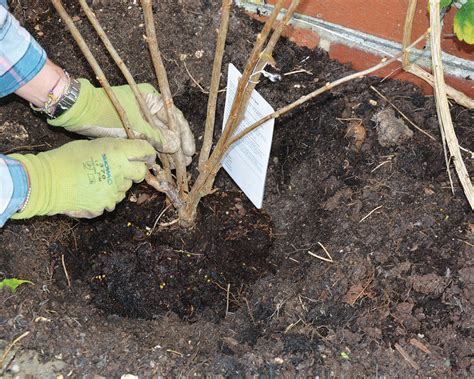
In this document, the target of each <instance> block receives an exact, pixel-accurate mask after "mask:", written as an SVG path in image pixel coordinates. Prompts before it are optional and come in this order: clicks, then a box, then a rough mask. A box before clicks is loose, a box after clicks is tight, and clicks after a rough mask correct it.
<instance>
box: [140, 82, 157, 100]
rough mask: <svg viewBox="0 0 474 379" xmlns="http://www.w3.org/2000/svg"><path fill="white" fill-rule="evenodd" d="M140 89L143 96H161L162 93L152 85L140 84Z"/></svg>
mask: <svg viewBox="0 0 474 379" xmlns="http://www.w3.org/2000/svg"><path fill="white" fill-rule="evenodd" d="M138 89H139V90H140V92H141V93H142V95H143V96H145V97H146V96H147V95H148V94H152V95H154V96H158V97H161V96H160V93H159V92H158V91H157V90H156V89H155V87H153V86H152V85H151V84H150V83H140V84H139V85H138Z"/></svg>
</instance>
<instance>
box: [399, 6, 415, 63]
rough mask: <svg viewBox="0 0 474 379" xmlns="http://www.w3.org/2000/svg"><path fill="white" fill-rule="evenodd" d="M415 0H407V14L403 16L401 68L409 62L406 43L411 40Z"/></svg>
mask: <svg viewBox="0 0 474 379" xmlns="http://www.w3.org/2000/svg"><path fill="white" fill-rule="evenodd" d="M416 3H417V0H408V7H407V14H406V17H405V26H404V28H403V59H402V64H403V68H406V67H407V66H408V65H409V64H410V50H409V49H408V45H410V41H411V31H412V29H413V19H414V17H415V10H416Z"/></svg>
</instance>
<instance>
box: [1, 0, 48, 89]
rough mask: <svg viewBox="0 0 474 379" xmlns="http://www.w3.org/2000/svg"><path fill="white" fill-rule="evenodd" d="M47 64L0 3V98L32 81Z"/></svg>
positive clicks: (40, 49) (42, 54)
mask: <svg viewBox="0 0 474 379" xmlns="http://www.w3.org/2000/svg"><path fill="white" fill-rule="evenodd" d="M45 63H46V53H45V51H44V50H43V48H42V47H41V46H40V45H39V44H38V42H36V40H35V39H34V38H33V37H32V36H31V35H30V34H29V33H28V32H27V31H26V30H25V29H24V28H22V27H21V26H20V24H19V23H18V21H17V20H16V19H15V18H14V17H13V16H12V15H11V14H10V13H9V12H8V11H7V10H6V7H5V6H4V4H3V3H2V0H0V97H3V96H7V95H9V94H11V93H13V92H15V91H16V90H17V89H18V88H20V87H22V86H23V85H25V84H26V83H28V82H29V81H30V80H31V79H33V78H34V77H35V76H36V75H37V74H38V72H39V71H40V70H41V69H42V68H43V66H44V65H45Z"/></svg>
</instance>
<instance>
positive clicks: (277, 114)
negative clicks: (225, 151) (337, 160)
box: [229, 33, 427, 146]
mask: <svg viewBox="0 0 474 379" xmlns="http://www.w3.org/2000/svg"><path fill="white" fill-rule="evenodd" d="M426 34H427V33H425V34H423V35H422V36H421V37H419V38H418V39H417V40H416V41H415V42H413V43H412V44H411V45H410V46H409V47H408V48H411V47H413V46H415V45H416V44H417V43H418V42H420V41H422V40H423V39H424V38H426ZM402 55H403V52H400V53H398V54H397V55H395V56H393V57H392V58H390V59H386V58H384V59H383V60H382V61H381V62H380V63H379V64H377V65H375V66H372V67H369V68H368V69H367V70H364V71H361V72H355V73H353V74H350V75H347V76H345V77H343V78H341V79H338V80H335V81H334V82H331V83H327V84H326V85H325V86H324V87H321V88H319V89H317V90H316V91H314V92H311V93H310V94H308V95H306V96H302V97H301V98H299V99H298V100H296V101H295V102H293V103H291V104H289V105H287V106H286V107H283V108H281V109H279V110H277V111H275V112H273V113H272V114H269V115H268V116H266V117H264V118H262V119H261V120H259V121H257V122H256V123H254V124H253V125H251V126H249V127H248V128H247V129H245V130H243V131H242V132H240V133H239V134H237V135H236V136H234V137H233V138H232V139H231V141H230V143H229V146H230V145H232V144H234V143H235V142H237V141H238V140H240V139H242V138H243V137H245V136H246V135H247V134H249V133H250V132H251V131H253V130H255V129H257V128H258V127H259V126H261V125H263V124H264V123H266V122H267V121H269V120H271V119H272V118H278V117H280V116H281V115H283V114H285V113H287V112H289V111H291V110H292V109H294V108H296V107H299V106H300V105H302V104H304V103H306V102H307V101H309V100H311V99H313V98H315V97H316V96H319V95H321V94H322V93H324V92H326V91H329V90H331V89H333V88H335V87H337V86H340V85H341V84H344V83H347V82H349V81H351V80H353V79H357V78H362V77H364V76H366V75H369V74H371V73H372V72H374V71H377V70H380V69H381V68H382V67H385V66H387V65H389V64H391V63H393V62H396V61H397V60H398V59H400V57H401V56H402Z"/></svg>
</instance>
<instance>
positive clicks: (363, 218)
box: [359, 205, 383, 224]
mask: <svg viewBox="0 0 474 379" xmlns="http://www.w3.org/2000/svg"><path fill="white" fill-rule="evenodd" d="M382 207H383V205H379V206H378V207H376V208H374V209H372V210H371V211H370V212H369V213H367V214H366V215H365V216H364V217H362V219H361V220H360V221H359V224H360V223H361V222H362V221H364V220H365V219H367V218H369V217H370V215H371V214H372V213H374V212H375V211H376V210H378V209H380V208H382Z"/></svg>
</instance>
